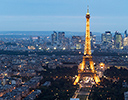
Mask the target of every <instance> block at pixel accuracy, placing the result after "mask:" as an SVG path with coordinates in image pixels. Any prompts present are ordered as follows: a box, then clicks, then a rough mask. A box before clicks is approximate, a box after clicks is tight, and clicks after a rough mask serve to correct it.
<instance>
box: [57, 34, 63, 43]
mask: <svg viewBox="0 0 128 100" xmlns="http://www.w3.org/2000/svg"><path fill="white" fill-rule="evenodd" d="M64 38H65V32H58V42H59V43H63V40H64Z"/></svg>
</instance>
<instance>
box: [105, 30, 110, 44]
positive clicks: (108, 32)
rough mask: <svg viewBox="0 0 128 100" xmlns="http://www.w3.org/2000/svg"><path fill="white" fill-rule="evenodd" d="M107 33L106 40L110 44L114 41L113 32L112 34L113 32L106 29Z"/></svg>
mask: <svg viewBox="0 0 128 100" xmlns="http://www.w3.org/2000/svg"><path fill="white" fill-rule="evenodd" d="M105 35H106V42H107V43H108V44H110V43H112V34H111V32H110V31H106V32H105Z"/></svg>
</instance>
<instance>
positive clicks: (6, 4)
mask: <svg viewBox="0 0 128 100" xmlns="http://www.w3.org/2000/svg"><path fill="white" fill-rule="evenodd" d="M127 3H128V1H126V0H124V1H123V2H120V1H119V0H116V1H115V0H114V1H111V0H104V1H100V0H97V1H92V0H90V1H89V0H85V1H84V0H79V1H77V0H71V1H67V0H65V1H60V0H54V1H53V0H49V1H46V0H44V1H42V0H38V1H36V0H18V1H16V0H11V1H9V0H4V1H1V4H0V10H1V14H0V23H1V25H0V31H53V30H57V31H75V32H84V31H85V14H86V8H87V5H89V9H90V14H91V18H90V25H91V28H90V29H91V31H92V32H101V33H103V32H105V31H106V30H110V31H112V33H114V32H115V31H119V32H120V33H122V32H124V31H125V30H126V29H127V28H128V25H127V20H128V17H127V16H128V14H127V10H126V9H127V8H128V7H127ZM120 5H121V6H120Z"/></svg>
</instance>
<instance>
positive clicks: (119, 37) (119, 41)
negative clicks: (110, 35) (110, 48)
mask: <svg viewBox="0 0 128 100" xmlns="http://www.w3.org/2000/svg"><path fill="white" fill-rule="evenodd" d="M114 46H115V49H121V48H122V35H121V34H120V33H119V32H117V31H116V32H115V35H114Z"/></svg>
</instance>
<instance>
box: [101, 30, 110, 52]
mask: <svg viewBox="0 0 128 100" xmlns="http://www.w3.org/2000/svg"><path fill="white" fill-rule="evenodd" d="M101 42H102V46H104V47H105V48H106V49H107V48H108V47H111V46H112V34H111V31H105V33H103V34H101Z"/></svg>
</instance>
